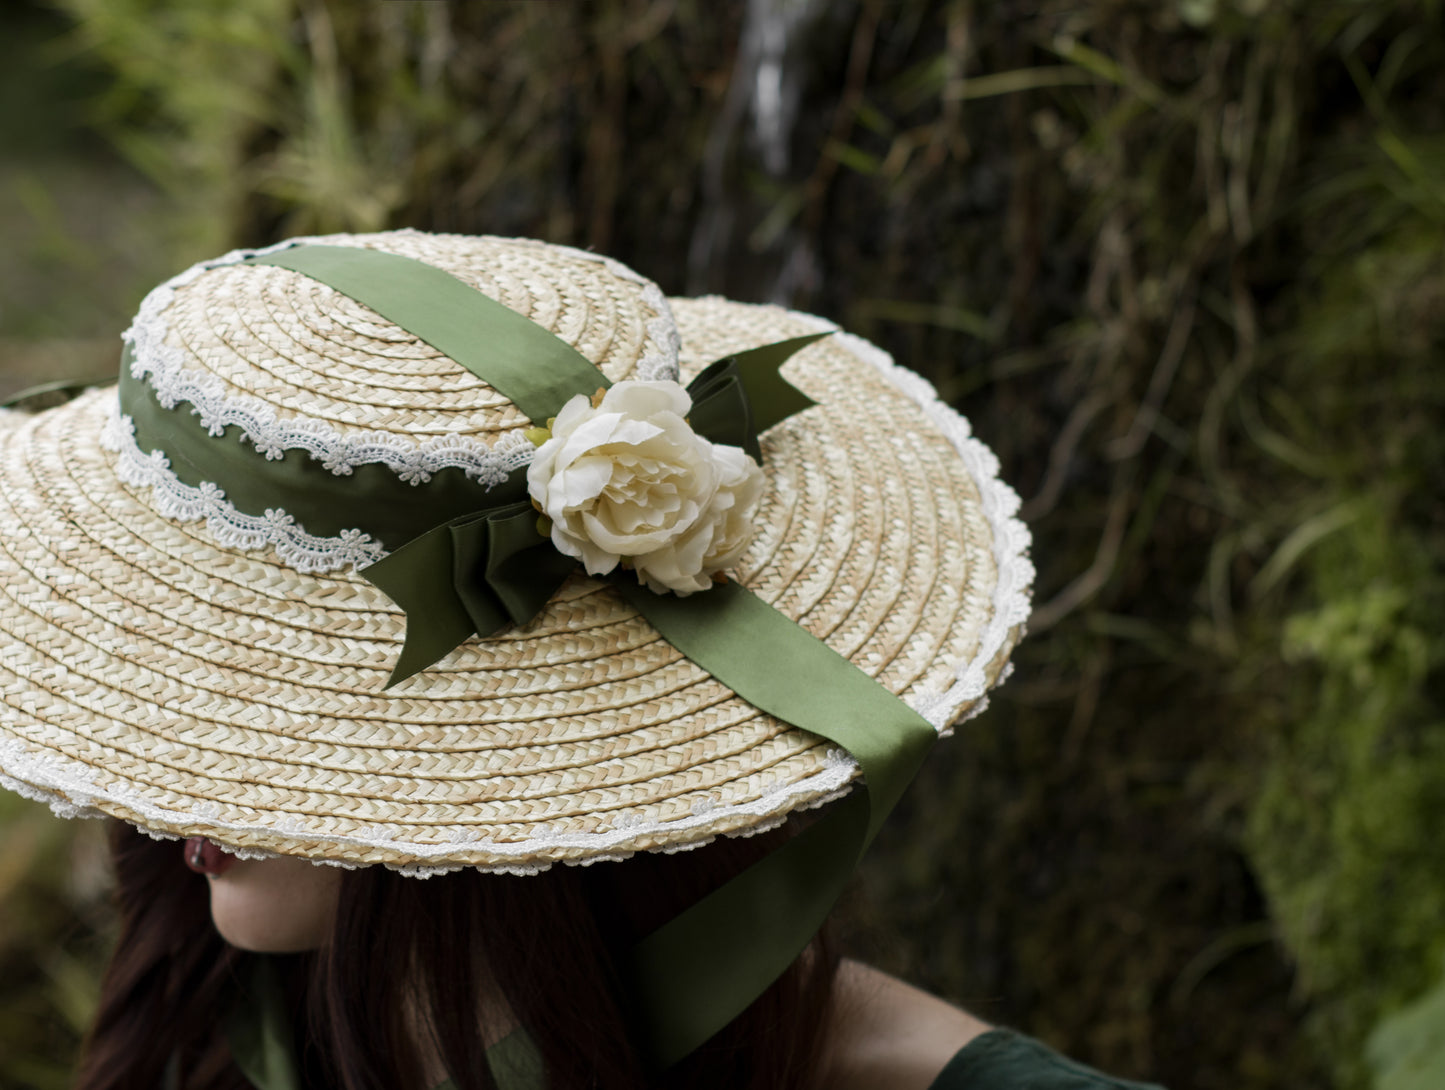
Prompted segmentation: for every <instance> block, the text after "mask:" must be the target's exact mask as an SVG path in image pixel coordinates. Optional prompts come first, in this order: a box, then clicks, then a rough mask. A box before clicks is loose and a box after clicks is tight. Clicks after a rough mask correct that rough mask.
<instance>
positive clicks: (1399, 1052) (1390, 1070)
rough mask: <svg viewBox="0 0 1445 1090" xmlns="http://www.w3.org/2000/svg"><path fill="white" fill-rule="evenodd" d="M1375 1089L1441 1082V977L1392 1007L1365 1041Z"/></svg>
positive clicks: (1444, 1043) (1444, 1061) (1429, 1087)
mask: <svg viewBox="0 0 1445 1090" xmlns="http://www.w3.org/2000/svg"><path fill="white" fill-rule="evenodd" d="M1369 1059H1370V1066H1371V1068H1373V1070H1374V1072H1375V1083H1374V1086H1375V1090H1435V1088H1436V1087H1438V1086H1445V978H1442V979H1441V980H1440V981H1439V982H1438V983H1437V984H1436V985H1435V987H1434V988H1432V989H1431V990H1430V991H1429V992H1427V993H1426V994H1425V995H1424V996H1422V997H1421V998H1420V999H1418V1000H1416V1001H1415V1002H1414V1003H1412V1004H1410V1005H1409V1006H1408V1007H1406V1008H1405V1009H1403V1010H1400V1011H1396V1012H1395V1013H1394V1014H1392V1015H1390V1016H1389V1017H1388V1018H1387V1019H1385V1021H1383V1022H1382V1023H1380V1025H1379V1026H1378V1027H1377V1028H1376V1029H1375V1031H1374V1033H1372V1034H1371V1035H1370V1042H1369Z"/></svg>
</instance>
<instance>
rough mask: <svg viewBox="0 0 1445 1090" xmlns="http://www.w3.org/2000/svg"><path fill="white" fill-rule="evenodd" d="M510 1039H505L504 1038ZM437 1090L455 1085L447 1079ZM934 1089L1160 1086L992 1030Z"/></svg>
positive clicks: (1149, 1089) (1126, 1089)
mask: <svg viewBox="0 0 1445 1090" xmlns="http://www.w3.org/2000/svg"><path fill="white" fill-rule="evenodd" d="M503 1043H505V1042H503ZM436 1090H453V1087H452V1084H451V1083H450V1082H444V1083H442V1084H441V1086H438V1087H437V1088H436ZM929 1090H1160V1088H1159V1087H1157V1086H1155V1085H1154V1084H1152V1083H1142V1082H1127V1081H1125V1080H1124V1079H1116V1078H1113V1077H1111V1076H1109V1075H1105V1074H1102V1073H1101V1072H1098V1071H1095V1070H1094V1069H1093V1068H1092V1067H1085V1066H1084V1065H1083V1064H1081V1063H1075V1062H1074V1061H1073V1060H1069V1059H1066V1058H1064V1057H1063V1056H1060V1055H1059V1054H1058V1053H1057V1052H1055V1051H1054V1050H1053V1049H1051V1048H1049V1046H1048V1045H1045V1044H1043V1043H1042V1042H1040V1041H1035V1040H1034V1039H1033V1038H1032V1037H1025V1036H1024V1035H1023V1034H1021V1033H1014V1032H1013V1031H1012V1030H1007V1029H994V1030H989V1031H988V1032H987V1033H985V1034H983V1035H982V1036H979V1037H975V1038H974V1039H973V1040H972V1041H970V1042H969V1043H968V1044H967V1045H965V1046H964V1047H963V1048H962V1049H960V1050H959V1052H958V1054H957V1055H956V1056H954V1057H953V1059H952V1060H950V1061H949V1063H948V1066H947V1067H945V1068H944V1069H943V1070H942V1071H941V1072H939V1075H938V1078H936V1079H934V1080H933V1085H932V1086H931V1087H930V1088H929Z"/></svg>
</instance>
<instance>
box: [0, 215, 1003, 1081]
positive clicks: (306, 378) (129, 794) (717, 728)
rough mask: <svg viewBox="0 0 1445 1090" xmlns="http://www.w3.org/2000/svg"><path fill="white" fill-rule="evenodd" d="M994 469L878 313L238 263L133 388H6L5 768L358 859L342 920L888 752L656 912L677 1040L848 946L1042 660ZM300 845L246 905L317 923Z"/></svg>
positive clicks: (518, 267)
mask: <svg viewBox="0 0 1445 1090" xmlns="http://www.w3.org/2000/svg"><path fill="white" fill-rule="evenodd" d="M995 468H996V466H995V464H994V462H993V460H992V456H991V455H990V454H989V453H988V451H987V450H986V449H985V448H983V447H982V446H981V445H980V444H978V443H977V442H976V441H975V440H973V439H972V438H971V437H970V436H969V434H968V429H967V425H966V423H965V422H964V421H963V420H962V419H961V418H959V417H958V416H957V415H956V414H954V413H952V412H951V410H949V409H947V408H946V407H945V406H943V405H941V404H940V403H939V402H938V401H937V400H936V398H934V396H933V394H932V391H931V390H929V389H928V388H927V387H926V384H924V383H922V382H921V380H919V379H917V378H916V376H913V375H911V374H909V373H907V372H904V371H902V370H901V369H900V368H897V367H896V366H895V365H894V364H893V363H892V362H891V361H890V360H888V359H887V358H886V357H885V356H884V355H883V354H882V353H880V352H878V351H877V350H876V349H874V348H872V347H871V346H869V345H867V344H866V343H864V342H862V341H860V340H858V339H857V338H853V337H849V336H848V335H846V334H842V333H838V332H834V331H832V328H831V327H830V326H829V325H828V324H827V323H825V322H822V321H820V320H819V319H816V318H812V317H809V316H807V315H801V314H796V313H793V312H789V311H785V310H782V309H779V308H775V307H757V306H748V305H744V304H737V303H730V302H728V301H726V300H721V299H705V300H674V301H672V302H669V301H667V300H666V299H664V298H663V296H662V293H661V292H660V291H659V290H658V289H657V287H656V286H655V285H652V284H651V283H649V282H647V281H646V280H644V279H643V278H642V277H639V276H638V275H637V274H635V273H633V272H631V271H630V270H628V269H626V268H624V267H622V266H620V265H618V264H616V263H615V262H611V261H608V260H606V259H603V258H600V257H598V256H596V255H592V254H583V253H579V252H577V251H573V250H568V249H565V248H562V247H556V246H549V245H546V244H543V243H536V242H528V241H518V240H500V239H487V238H466V237H462V236H433V235H424V234H420V233H417V232H393V233H387V234H381V235H373V236H338V237H334V238H330V239H320V240H298V243H296V244H291V245H288V246H285V247H279V248H275V249H274V250H273V251H269V252H262V253H256V254H252V255H246V254H232V255H228V256H226V257H224V258H221V259H219V260H217V261H214V262H209V263H205V264H203V265H199V266H196V267H194V268H192V269H191V270H188V271H187V272H186V273H184V274H182V275H181V276H179V277H177V278H175V279H174V280H172V281H170V282H168V283H167V284H165V285H163V286H162V287H161V288H159V289H157V291H156V292H154V293H152V294H151V295H150V296H149V297H148V298H147V299H146V301H145V303H144V304H143V305H142V308H141V313H140V315H139V316H138V318H137V321H136V323H135V325H134V326H133V328H132V329H131V330H130V331H129V332H128V334H127V340H126V355H125V358H124V360H123V364H122V373H121V382H120V385H119V389H118V391H110V390H104V391H92V392H91V393H89V394H87V395H83V396H82V397H80V398H78V399H77V400H76V401H74V402H72V403H71V404H70V405H67V406H63V407H61V408H59V409H55V410H51V411H50V412H47V413H44V414H40V415H37V416H35V417H33V418H25V417H19V416H13V415H8V414H0V526H4V527H14V528H15V529H14V530H13V531H9V532H8V534H6V535H5V536H0V591H3V594H0V638H3V639H5V640H6V641H8V642H7V645H6V646H7V648H9V649H10V650H7V652H6V654H5V655H3V656H0V713H3V714H0V732H3V738H0V771H3V773H4V774H5V776H6V777H7V780H6V782H15V783H19V784H20V785H21V786H22V788H23V789H24V790H26V791H27V792H29V793H32V794H35V795H36V796H37V797H41V798H45V799H47V800H49V801H51V803H52V805H55V806H56V807H57V809H60V810H62V811H63V812H66V813H76V812H100V813H106V814H110V815H112V816H116V817H120V818H122V819H123V820H126V821H129V822H131V823H133V824H135V825H138V826H141V827H143V828H146V829H148V830H151V831H153V832H155V833H158V834H160V835H172V836H183V837H186V836H205V837H209V838H211V839H213V840H215V841H216V842H218V843H220V844H223V845H227V846H230V847H233V848H236V849H238V850H239V851H240V852H242V853H243V854H245V855H247V856H255V855H257V854H266V853H270V854H275V855H280V856H284V857H288V858H290V857H295V858H300V859H308V860H321V861H327V862H332V863H339V864H344V865H347V866H355V867H359V868H360V870H359V871H357V872H355V874H353V873H351V872H348V873H346V874H343V875H341V876H340V877H339V878H334V879H332V880H334V881H335V882H336V883H337V885H336V887H335V888H336V889H337V890H338V892H337V894H336V897H337V902H338V904H339V905H340V906H341V909H342V915H344V913H345V911H346V909H347V906H348V905H349V904H350V903H351V901H352V899H351V894H350V893H349V892H348V891H349V890H350V888H351V887H352V886H353V885H355V886H357V887H358V888H361V887H365V888H373V887H374V888H375V889H391V888H392V886H391V885H390V884H389V883H392V882H393V881H400V880H401V879H394V878H393V877H392V876H391V875H393V873H399V874H401V875H403V876H406V879H407V880H410V881H413V882H415V881H416V880H417V879H418V878H422V877H426V876H429V875H431V876H436V875H448V876H449V877H448V883H447V885H445V886H444V887H438V888H444V889H451V888H454V887H455V888H470V887H468V886H466V883H468V882H471V881H473V878H475V877H477V875H476V872H477V870H481V871H486V872H489V873H491V874H493V875H496V874H521V875H533V876H535V875H536V874H537V872H539V871H546V872H547V873H549V874H551V873H554V872H557V873H566V870H565V869H563V870H559V869H558V868H556V867H554V866H553V865H554V864H566V863H598V864H599V865H603V867H602V869H601V870H598V871H597V873H598V874H600V875H605V874H606V873H608V871H607V868H606V866H605V864H606V863H608V862H609V861H612V860H616V859H619V858H623V857H626V856H629V855H632V854H634V853H638V854H643V855H645V854H646V853H657V852H672V851H676V850H679V849H684V848H689V847H695V846H697V845H700V844H704V843H706V842H708V841H709V840H711V839H713V838H715V837H719V836H730V835H736V834H740V833H753V832H756V831H757V830H759V829H764V828H768V827H770V826H771V825H773V824H775V823H777V822H779V821H780V820H782V819H783V818H784V817H785V816H786V815H788V814H789V813H792V812H795V811H798V810H801V809H805V808H808V807H811V806H815V805H818V804H821V803H823V802H825V801H828V800H830V799H833V798H835V797H838V796H840V795H843V794H845V793H848V792H849V791H850V790H851V789H852V788H853V787H854V786H855V784H856V783H857V782H858V781H859V780H860V779H861V780H864V781H866V790H865V791H856V790H855V791H852V794H851V795H849V798H848V799H847V800H845V801H844V803H842V804H841V805H840V806H839V807H838V808H837V809H836V811H835V812H832V813H830V814H829V815H828V816H827V817H825V818H824V819H823V820H822V821H820V822H819V823H818V825H817V827H816V828H815V829H813V830H810V831H809V833H808V834H807V836H806V837H805V838H800V839H799V841H797V842H796V843H795V844H793V845H790V846H789V848H788V849H787V851H786V852H783V853H780V854H779V855H778V856H776V857H770V858H769V859H768V861H767V862H766V863H765V864H760V865H759V867H758V868H756V869H749V870H748V872H747V873H746V874H744V875H741V876H740V877H739V879H738V881H737V882H736V883H730V884H729V885H728V886H726V887H724V888H723V889H722V890H720V891H719V894H718V897H720V898H722V900H721V901H713V902H710V906H701V907H700V908H698V909H693V908H689V909H688V910H687V913H686V914H685V917H683V918H680V919H677V920H670V921H667V922H666V923H665V924H664V922H663V921H664V920H665V919H666V918H665V917H663V918H662V919H658V920H656V921H654V922H655V924H662V925H663V926H661V927H659V928H658V930H657V933H655V934H647V933H646V932H640V933H639V936H638V938H637V939H636V940H635V946H636V948H635V949H632V950H630V951H629V952H628V954H627V957H626V959H625V962H626V971H625V972H624V973H623V976H624V977H627V981H626V983H627V987H629V988H630V989H632V992H631V994H632V995H633V996H634V997H635V999H636V1003H635V1004H634V1007H635V1009H633V1010H632V1015H633V1016H634V1019H635V1021H637V1022H638V1024H640V1025H642V1026H643V1029H642V1031H641V1032H640V1037H641V1038H642V1039H644V1040H645V1043H646V1047H647V1048H648V1049H649V1050H650V1051H651V1054H652V1055H653V1056H654V1057H656V1058H658V1059H659V1062H670V1061H671V1060H672V1059H675V1058H676V1057H677V1056H679V1055H683V1054H685V1053H686V1052H687V1051H688V1050H689V1049H690V1048H692V1047H693V1046H695V1045H696V1044H697V1042H698V1041H699V1040H701V1039H702V1038H704V1037H706V1036H707V1035H708V1033H710V1032H712V1031H713V1030H715V1029H716V1028H717V1027H718V1025H719V1024H720V1021H719V1019H721V1020H723V1021H725V1016H726V1014H727V1013H728V1012H730V1011H735V1010H738V1009H741V1008H742V1007H743V1006H745V1005H746V1004H747V1002H748V1000H749V999H751V998H752V996H754V995H756V994H757V992H758V991H759V990H761V989H762V988H763V987H764V986H765V985H766V983H767V981H768V980H769V979H771V976H772V974H774V973H776V972H777V971H779V970H780V969H781V968H782V966H783V965H784V964H786V962H787V960H788V957H789V956H790V954H791V953H792V952H793V951H796V950H798V949H799V948H801V947H802V945H803V944H804V943H805V942H806V941H807V940H808V938H809V936H810V935H811V934H812V933H813V931H814V930H815V929H816V927H817V925H818V924H819V923H820V922H821V920H822V918H823V916H824V915H825V914H826V911H827V908H828V906H829V904H830V903H831V900H832V898H833V897H834V896H835V895H836V893H837V891H838V890H839V889H841V886H842V883H843V881H844V880H845V879H846V875H847V873H848V870H849V868H850V867H851V865H852V863H853V861H854V860H856V858H857V856H858V853H859V852H860V851H861V850H862V849H863V847H864V846H865V845H866V843H867V841H868V840H869V838H870V837H871V835H872V834H873V832H874V831H876V829H877V827H878V824H879V822H880V821H881V818H882V816H883V814H885V813H886V811H887V809H888V807H890V806H891V805H892V803H893V801H894V800H895V799H896V797H897V795H898V793H899V792H900V791H901V790H902V788H903V786H904V784H906V782H907V780H908V778H909V776H910V775H911V773H912V771H913V769H914V768H915V767H916V766H917V763H918V762H919V761H920V760H921V759H922V755H923V753H924V752H925V751H926V749H927V747H928V745H929V744H930V743H931V742H932V740H933V739H934V738H935V736H936V733H937V731H938V730H939V729H940V728H944V727H946V726H947V725H948V724H950V723H951V722H953V721H954V720H956V719H958V718H960V717H961V716H963V715H965V714H967V713H968V712H969V710H970V709H972V708H974V707H976V706H978V704H979V702H980V701H981V699H982V697H983V695H984V692H985V691H986V690H987V688H988V687H989V686H990V685H991V684H992V683H993V682H994V681H995V680H996V679H997V678H998V676H999V675H1000V673H1001V671H1002V670H1003V668H1004V666H1005V663H1006V658H1007V655H1008V652H1009V650H1010V648H1011V647H1012V644H1013V642H1014V640H1015V639H1016V638H1017V636H1018V634H1019V632H1020V630H1021V625H1022V622H1023V619H1024V616H1025V615H1026V612H1027V583H1028V579H1029V576H1030V574H1031V569H1030V567H1029V564H1028V561H1027V558H1026V556H1025V550H1026V547H1027V534H1026V532H1025V531H1024V530H1023V528H1022V527H1021V526H1020V525H1019V524H1018V523H1017V521H1016V520H1014V519H1013V517H1012V512H1013V510H1014V507H1015V504H1016V499H1015V498H1014V497H1013V495H1012V493H1011V492H1010V491H1009V490H1008V489H1007V488H1006V487H1005V486H1003V485H1001V484H1000V483H999V482H998V481H997V480H996V479H995V478H994V476H993V474H994V470H995ZM308 865H309V864H308ZM380 867H385V868H392V870H388V871H382V870H379V869H378V868H380ZM549 867H552V868H553V869H552V870H551V871H547V868H549ZM458 870H460V872H461V874H463V875H470V876H472V877H456V878H455V879H454V880H453V878H452V877H451V876H450V872H454V871H458ZM282 873H283V871H282V870H281V869H280V868H270V869H266V868H259V867H258V868H255V869H254V870H251V871H244V872H243V871H241V870H240V868H239V865H238V867H237V868H236V873H234V874H233V873H227V874H225V875H222V876H219V877H217V878H216V880H215V882H214V887H215V890H216V897H215V899H214V904H213V907H214V908H215V909H216V910H217V911H216V920H217V923H218V924H219V925H221V926H222V928H223V930H224V931H226V932H227V933H231V934H233V935H234V936H235V937H236V938H237V939H238V941H242V942H251V941H252V940H259V941H263V942H272V941H275V942H278V943H281V944H283V945H291V944H300V943H302V942H303V940H309V938H311V937H314V935H313V934H312V932H311V931H310V930H309V929H305V928H303V929H301V931H302V932H304V933H302V934H297V935H293V936H282V935H280V934H279V933H276V932H275V931H274V930H273V929H271V928H270V927H269V926H267V927H262V928H261V929H260V930H261V931H262V932H264V933H263V934H260V935H247V934H243V931H244V929H245V928H247V927H251V926H253V925H255V924H258V923H266V922H267V921H266V920H265V918H264V914H258V911H257V906H258V904H259V903H260V901H261V900H264V899H265V898H264V897H263V896H262V895H261V894H260V893H258V892H257V891H259V890H264V889H266V888H267V887H266V886H265V885H264V883H265V882H269V881H271V879H270V878H268V877H265V876H268V875H272V874H276V875H281V874H282ZM248 874H249V875H252V876H253V877H247V875H248ZM382 875H386V877H384V878H383V877H381V876H382ZM802 875H806V876H807V879H806V880H802V879H801V878H800V876H802ZM311 877H314V875H313V876H311ZM233 878H234V879H235V881H234V882H233V881H231V879H233ZM243 879H244V881H243ZM541 881H542V883H543V884H541V885H538V886H535V887H533V889H532V891H531V894H529V895H532V894H535V895H538V896H540V895H542V891H543V890H545V889H546V888H549V886H548V885H547V883H551V884H552V885H555V886H556V887H557V888H558V889H563V888H573V887H568V886H564V885H563V880H561V879H551V878H548V879H542V880H541ZM567 881H573V882H574V886H575V888H576V889H578V890H581V889H584V888H585V889H595V888H599V887H600V886H601V885H603V884H605V883H603V881H602V879H600V878H599V879H597V880H593V879H591V878H588V879H587V880H586V881H583V880H581V879H577V880H571V879H568V880H567ZM278 883H279V886H280V887H283V888H284V889H285V890H286V891H287V893H288V895H291V894H295V895H296V896H297V897H298V898H299V896H300V890H301V888H302V887H301V886H300V885H297V886H295V888H293V887H292V885H291V884H289V883H287V882H286V881H284V879H278ZM481 888H486V889H488V890H491V889H493V888H510V887H507V886H496V887H492V886H486V887H481V886H479V887H478V889H481ZM316 892H318V893H320V894H321V896H320V898H319V899H318V898H313V899H312V901H310V902H307V903H320V901H321V900H324V899H325V897H326V896H329V895H330V894H329V893H328V892H327V891H326V890H318V891H316ZM409 893H410V894H416V890H411V891H409ZM579 895H580V894H579ZM388 896H392V895H391V894H388ZM395 896H397V897H400V896H402V894H400V893H398V894H395ZM445 896H448V895H444V894H435V895H433V894H427V895H426V897H427V901H426V903H430V901H431V900H433V899H438V898H444V897H445ZM485 896H490V894H485V895H484V894H482V893H477V894H475V895H473V894H468V898H469V900H468V902H467V903H469V904H470V903H473V902H476V901H478V900H479V899H482V898H484V897H485ZM300 903H301V901H300V900H298V902H297V904H298V907H299V905H300ZM396 903H397V904H398V905H400V904H401V902H399V901H398V902H396ZM588 903H589V905H591V906H592V907H596V905H595V904H593V902H591V901H589V902H588ZM422 906H423V902H418V907H417V911H421V910H422ZM604 907H605V906H604ZM397 911H401V908H398V909H397ZM468 911H470V910H468ZM604 914H605V912H604ZM594 915H595V913H594ZM293 918H298V914H293ZM341 918H342V916H338V917H337V919H338V921H339V920H340V919H341ZM337 926H338V928H339V926H340V925H339V923H338V925H337ZM624 930H626V929H624ZM763 934H766V935H767V936H768V939H769V941H766V942H763V941H758V940H759V937H760V935H763ZM643 936H645V937H643ZM337 946H338V943H337V942H336V941H335V934H333V942H332V943H331V944H330V945H323V950H324V951H325V950H332V949H335V948H337ZM323 956H329V955H323ZM348 964H354V959H352V960H349V961H348ZM466 971H468V972H470V971H471V968H470V965H467V968H466ZM702 994H706V995H707V996H708V1002H699V1001H695V1000H696V998H697V996H699V995H702Z"/></svg>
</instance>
